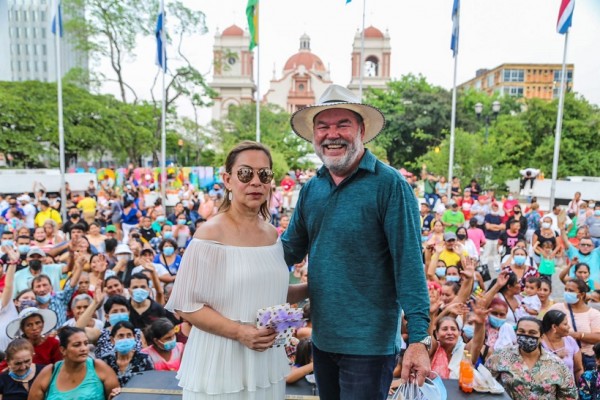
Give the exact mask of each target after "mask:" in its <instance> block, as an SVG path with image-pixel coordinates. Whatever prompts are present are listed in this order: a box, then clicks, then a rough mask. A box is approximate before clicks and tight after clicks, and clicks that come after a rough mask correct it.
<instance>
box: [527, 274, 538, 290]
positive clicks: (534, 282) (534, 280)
mask: <svg viewBox="0 0 600 400" xmlns="http://www.w3.org/2000/svg"><path fill="white" fill-rule="evenodd" d="M525 282H527V283H530V284H532V285H535V286H536V288H537V289H539V288H541V287H542V280H541V279H540V278H536V277H535V276H530V277H529V278H527V279H526V280H525Z"/></svg>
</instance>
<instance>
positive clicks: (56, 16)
mask: <svg viewBox="0 0 600 400" xmlns="http://www.w3.org/2000/svg"><path fill="white" fill-rule="evenodd" d="M60 3H61V2H60V1H59V2H58V4H57V7H56V10H55V14H54V18H52V34H54V35H56V20H57V19H58V32H59V36H60V37H62V36H63V22H62V6H61V4H60Z"/></svg>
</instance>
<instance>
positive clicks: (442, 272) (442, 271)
mask: <svg viewBox="0 0 600 400" xmlns="http://www.w3.org/2000/svg"><path fill="white" fill-rule="evenodd" d="M445 275H446V268H445V267H437V268H436V269H435V276H437V277H438V278H441V277H443V276H445Z"/></svg>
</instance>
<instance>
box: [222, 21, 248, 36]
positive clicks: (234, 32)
mask: <svg viewBox="0 0 600 400" xmlns="http://www.w3.org/2000/svg"><path fill="white" fill-rule="evenodd" d="M223 36H244V30H243V29H242V28H240V27H239V26H237V25H235V24H234V25H231V26H230V27H229V28H227V29H225V30H224V31H223Z"/></svg>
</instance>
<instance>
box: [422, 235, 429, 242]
mask: <svg viewBox="0 0 600 400" xmlns="http://www.w3.org/2000/svg"><path fill="white" fill-rule="evenodd" d="M428 239H429V236H421V243H423V242H426V241H427V240H428Z"/></svg>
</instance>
